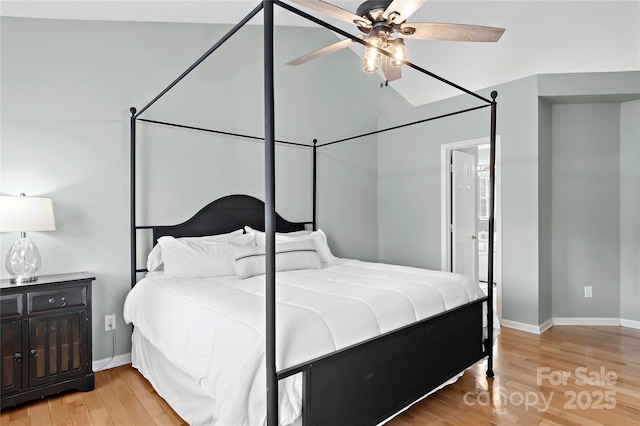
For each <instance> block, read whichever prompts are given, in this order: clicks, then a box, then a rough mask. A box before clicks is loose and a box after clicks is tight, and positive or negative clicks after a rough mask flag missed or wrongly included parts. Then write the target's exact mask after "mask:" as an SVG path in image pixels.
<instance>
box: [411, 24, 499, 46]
mask: <svg viewBox="0 0 640 426" xmlns="http://www.w3.org/2000/svg"><path fill="white" fill-rule="evenodd" d="M504 31H505V30H504V28H496V27H483V26H480V25H466V24H444V23H435V22H411V23H409V22H407V23H405V24H402V25H401V26H400V31H399V32H400V33H401V34H402V35H403V37H406V38H412V39H425V40H444V41H490V42H494V41H498V40H500V37H501V36H502V33H504Z"/></svg>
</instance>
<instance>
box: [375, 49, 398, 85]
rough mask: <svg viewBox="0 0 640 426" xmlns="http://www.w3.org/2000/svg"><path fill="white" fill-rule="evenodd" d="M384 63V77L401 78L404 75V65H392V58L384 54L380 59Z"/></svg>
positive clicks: (389, 79)
mask: <svg viewBox="0 0 640 426" xmlns="http://www.w3.org/2000/svg"><path fill="white" fill-rule="evenodd" d="M380 62H381V64H380V65H382V67H381V68H382V74H383V75H384V78H385V79H386V80H387V81H388V82H389V81H394V80H399V79H400V78H401V77H402V67H396V66H393V65H391V58H390V57H388V56H384V55H383V56H382V59H381V60H380Z"/></svg>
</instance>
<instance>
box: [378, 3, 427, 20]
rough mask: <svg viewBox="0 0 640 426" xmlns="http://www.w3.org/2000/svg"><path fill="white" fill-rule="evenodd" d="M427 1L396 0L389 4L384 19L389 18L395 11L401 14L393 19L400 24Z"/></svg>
mask: <svg viewBox="0 0 640 426" xmlns="http://www.w3.org/2000/svg"><path fill="white" fill-rule="evenodd" d="M426 2H427V0H394V1H393V2H391V4H390V5H389V6H387V9H386V10H385V11H384V13H383V14H382V16H383V17H384V19H386V20H389V15H391V14H392V13H395V14H397V15H399V16H398V17H396V18H394V19H393V20H392V21H393V22H394V23H396V24H399V23H401V22H404V21H406V20H407V18H408V17H409V16H411V15H412V14H413V12H415V11H416V10H418V9H420V8H421V7H422V6H423V5H424V4H425V3H426Z"/></svg>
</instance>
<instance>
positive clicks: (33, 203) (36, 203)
mask: <svg viewBox="0 0 640 426" xmlns="http://www.w3.org/2000/svg"><path fill="white" fill-rule="evenodd" d="M55 229H56V223H55V219H54V217H53V203H52V202H51V198H39V197H0V232H34V231H55Z"/></svg>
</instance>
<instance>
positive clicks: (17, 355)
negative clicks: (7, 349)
mask: <svg viewBox="0 0 640 426" xmlns="http://www.w3.org/2000/svg"><path fill="white" fill-rule="evenodd" d="M13 360H14V361H22V354H21V353H20V352H17V353H15V354H13Z"/></svg>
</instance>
